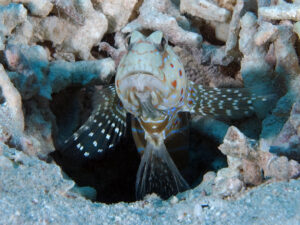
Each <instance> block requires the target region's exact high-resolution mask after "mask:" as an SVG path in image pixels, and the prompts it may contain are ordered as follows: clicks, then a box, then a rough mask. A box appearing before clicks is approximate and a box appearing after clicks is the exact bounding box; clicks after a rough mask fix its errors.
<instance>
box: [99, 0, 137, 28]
mask: <svg viewBox="0 0 300 225" xmlns="http://www.w3.org/2000/svg"><path fill="white" fill-rule="evenodd" d="M137 4H140V3H139V1H138V0H125V1H124V0H114V1H98V2H97V5H96V6H97V7H99V8H101V10H102V12H103V13H104V15H105V16H106V17H107V19H108V32H109V33H112V32H117V31H120V30H121V29H122V28H123V27H124V26H125V25H126V24H127V23H128V20H129V19H130V17H131V16H132V13H133V11H134V8H135V6H136V5H137Z"/></svg>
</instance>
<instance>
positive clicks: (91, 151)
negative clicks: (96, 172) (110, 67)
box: [61, 85, 126, 159]
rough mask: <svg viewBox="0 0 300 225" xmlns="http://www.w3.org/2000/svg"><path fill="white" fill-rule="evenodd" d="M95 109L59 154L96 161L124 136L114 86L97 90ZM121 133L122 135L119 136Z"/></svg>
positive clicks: (122, 118) (122, 112)
mask: <svg viewBox="0 0 300 225" xmlns="http://www.w3.org/2000/svg"><path fill="white" fill-rule="evenodd" d="M99 96H100V97H99V99H98V101H99V102H98V107H97V109H96V110H94V111H93V112H92V114H91V116H90V117H89V119H88V120H87V121H86V122H85V123H84V124H83V125H82V126H81V127H80V128H79V129H78V131H77V132H75V133H74V134H73V135H72V136H71V137H70V138H69V139H67V140H66V142H65V145H64V146H63V148H62V150H61V152H62V153H63V154H65V155H71V157H73V158H74V157H76V158H87V159H95V158H98V157H100V156H102V155H103V154H104V153H105V152H106V151H107V150H109V149H112V148H114V147H115V145H116V144H117V143H118V142H119V141H120V139H121V138H122V137H123V136H124V134H125V132H124V131H125V130H126V111H125V110H124V109H123V108H122V106H121V105H120V104H118V101H120V100H119V99H118V97H117V95H116V92H115V88H114V86H113V85H110V86H108V87H107V88H105V89H102V90H100V91H99ZM120 134H121V135H120Z"/></svg>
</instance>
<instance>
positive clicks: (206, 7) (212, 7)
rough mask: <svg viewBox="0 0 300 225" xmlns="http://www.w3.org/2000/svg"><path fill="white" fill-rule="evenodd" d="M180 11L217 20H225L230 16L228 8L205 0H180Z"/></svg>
mask: <svg viewBox="0 0 300 225" xmlns="http://www.w3.org/2000/svg"><path fill="white" fill-rule="evenodd" d="M180 12H181V13H188V14H190V15H192V16H196V17H200V18H203V19H206V20H212V21H218V22H226V21H228V19H229V18H230V11H229V10H227V9H224V8H221V7H219V6H218V5H217V4H215V3H214V2H211V1H206V0H198V1H196V0H182V1H180Z"/></svg>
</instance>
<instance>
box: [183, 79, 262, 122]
mask: <svg viewBox="0 0 300 225" xmlns="http://www.w3.org/2000/svg"><path fill="white" fill-rule="evenodd" d="M267 101H268V97H267V96H258V95H255V94H251V93H250V92H249V90H248V89H246V88H210V87H203V86H202V85H196V84H192V85H191V87H190V93H189V96H188V101H187V104H188V108H190V109H191V110H190V111H191V112H193V113H196V114H199V115H201V116H213V117H220V118H230V119H240V118H243V117H248V116H251V115H252V114H253V113H254V112H255V107H254V103H255V102H267Z"/></svg>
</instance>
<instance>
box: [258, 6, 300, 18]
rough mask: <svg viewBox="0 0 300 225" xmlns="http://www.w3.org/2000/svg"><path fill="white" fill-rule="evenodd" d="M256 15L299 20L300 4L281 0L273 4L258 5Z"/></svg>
mask: <svg viewBox="0 0 300 225" xmlns="http://www.w3.org/2000/svg"><path fill="white" fill-rule="evenodd" d="M258 15H259V16H260V17H263V18H264V19H267V20H294V21H299V20H300V5H299V4H296V3H294V4H291V3H285V2H283V1H282V2H281V3H280V4H278V5H275V6H268V7H260V8H259V9H258Z"/></svg>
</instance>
